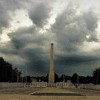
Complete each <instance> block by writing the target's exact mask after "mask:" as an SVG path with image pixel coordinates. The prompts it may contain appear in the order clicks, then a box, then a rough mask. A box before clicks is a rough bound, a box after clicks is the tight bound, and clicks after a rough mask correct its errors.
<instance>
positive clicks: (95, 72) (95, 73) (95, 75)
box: [93, 67, 100, 84]
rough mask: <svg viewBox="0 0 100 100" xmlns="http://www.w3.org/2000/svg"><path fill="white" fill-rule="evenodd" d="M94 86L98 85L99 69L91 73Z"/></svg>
mask: <svg viewBox="0 0 100 100" xmlns="http://www.w3.org/2000/svg"><path fill="white" fill-rule="evenodd" d="M93 81H94V84H100V67H99V68H97V69H95V70H94V71H93Z"/></svg>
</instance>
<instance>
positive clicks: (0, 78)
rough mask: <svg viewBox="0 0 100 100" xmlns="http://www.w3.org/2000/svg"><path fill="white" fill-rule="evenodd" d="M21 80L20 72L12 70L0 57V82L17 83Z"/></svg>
mask: <svg viewBox="0 0 100 100" xmlns="http://www.w3.org/2000/svg"><path fill="white" fill-rule="evenodd" d="M18 78H19V81H20V78H21V72H19V71H18V69H17V68H15V69H13V68H12V65H11V64H10V63H8V62H6V61H5V60H4V59H3V58H2V57H0V82H17V79H18Z"/></svg>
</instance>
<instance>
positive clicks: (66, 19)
mask: <svg viewBox="0 0 100 100" xmlns="http://www.w3.org/2000/svg"><path fill="white" fill-rule="evenodd" d="M8 1H9V2H8ZM23 1H24V0H2V2H1V3H0V7H1V10H0V13H1V12H3V13H2V14H0V27H7V26H9V22H10V21H9V20H11V19H10V16H9V11H14V10H16V9H20V8H24V7H25V5H24V2H23ZM25 2H27V0H25ZM3 5H4V8H3ZM22 5H23V6H22ZM58 9H59V8H58ZM27 10H28V13H29V18H30V19H31V20H32V21H33V24H35V26H34V25H33V26H30V27H23V28H19V29H18V30H16V31H15V32H13V33H9V37H10V39H11V41H9V42H8V43H7V45H6V46H5V47H0V53H1V54H4V55H5V57H9V55H11V57H9V58H10V59H8V61H10V63H13V64H14V65H15V66H17V65H19V67H24V69H25V68H26V66H27V67H28V70H29V72H30V73H32V72H45V73H47V72H48V70H49V53H50V42H51V41H52V40H55V41H54V42H55V47H54V48H55V51H54V54H55V55H54V57H55V70H56V72H57V71H58V72H60V71H61V72H66V70H67V68H69V67H70V66H71V68H69V69H68V70H69V71H70V72H71V71H72V70H73V68H74V67H75V68H76V69H77V66H74V64H77V65H78V66H80V63H81V65H82V63H87V62H95V61H99V60H100V58H99V57H98V56H97V55H95V56H90V53H86V54H84V53H80V52H79V51H80V50H79V46H82V45H83V42H84V41H87V42H92V41H93V42H98V41H99V39H98V38H97V33H96V31H95V30H96V28H97V27H98V26H97V23H98V20H99V19H98V16H97V14H96V13H95V12H93V11H92V10H87V11H85V12H81V13H80V14H79V15H78V14H77V12H78V9H77V8H74V7H73V6H71V7H69V8H68V7H67V8H66V9H65V10H64V11H63V12H62V13H60V14H59V15H57V17H56V19H55V23H54V24H53V25H51V29H48V30H46V31H47V32H46V33H47V34H46V33H44V34H40V28H41V29H42V28H43V27H44V25H45V24H47V23H48V19H49V17H50V12H51V10H52V9H51V8H50V6H48V5H47V4H46V3H40V2H39V4H36V5H35V6H34V7H33V8H31V7H30V8H29V9H27ZM59 10H60V9H59ZM1 19H2V20H1ZM51 33H52V34H53V36H52V34H51ZM87 35H90V38H88V39H87V38H86V36H87ZM14 56H15V58H13V57H14ZM16 56H17V57H18V58H17V59H16ZM63 65H64V67H65V68H64V67H62V66H63ZM78 70H81V69H80V67H78ZM72 72H74V71H72Z"/></svg>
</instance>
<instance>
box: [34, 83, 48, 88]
mask: <svg viewBox="0 0 100 100" xmlns="http://www.w3.org/2000/svg"><path fill="white" fill-rule="evenodd" d="M32 87H47V82H32Z"/></svg>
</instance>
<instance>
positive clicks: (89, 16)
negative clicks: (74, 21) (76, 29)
mask: <svg viewBox="0 0 100 100" xmlns="http://www.w3.org/2000/svg"><path fill="white" fill-rule="evenodd" d="M83 19H84V21H85V23H86V26H87V28H88V30H90V31H94V30H95V29H96V28H97V27H98V20H99V17H98V16H97V15H96V13H95V12H93V11H91V10H89V11H88V12H85V13H84V14H83Z"/></svg>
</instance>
